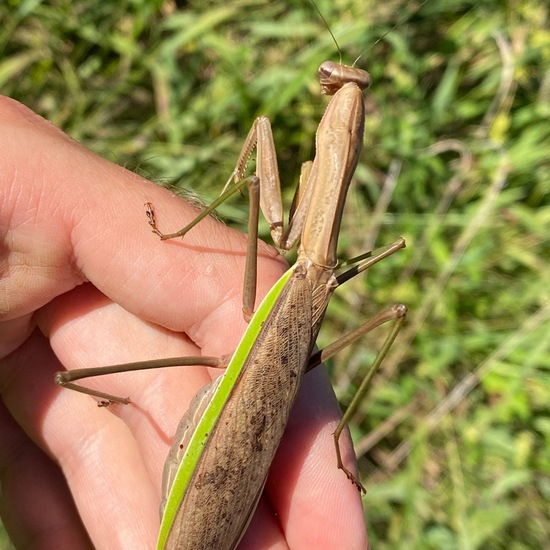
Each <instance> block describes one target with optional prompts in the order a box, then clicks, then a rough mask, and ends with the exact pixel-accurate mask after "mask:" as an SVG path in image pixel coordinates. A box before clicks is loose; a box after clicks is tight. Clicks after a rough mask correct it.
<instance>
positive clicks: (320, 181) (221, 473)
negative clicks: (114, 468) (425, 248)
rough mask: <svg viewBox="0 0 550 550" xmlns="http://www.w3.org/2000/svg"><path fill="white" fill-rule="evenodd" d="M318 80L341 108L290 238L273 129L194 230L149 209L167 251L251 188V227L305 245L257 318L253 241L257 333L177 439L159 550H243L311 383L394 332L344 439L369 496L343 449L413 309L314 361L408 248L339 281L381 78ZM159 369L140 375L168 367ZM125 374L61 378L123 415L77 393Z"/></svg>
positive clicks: (259, 128) (325, 135) (328, 71)
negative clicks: (325, 338)
mask: <svg viewBox="0 0 550 550" xmlns="http://www.w3.org/2000/svg"><path fill="white" fill-rule="evenodd" d="M319 77H320V82H321V88H322V91H323V93H325V94H328V95H333V98H332V100H331V102H330V103H329V105H328V107H327V109H326V111H325V114H324V116H323V118H322V120H321V122H320V124H319V128H318V131H317V137H316V156H315V159H314V161H313V162H312V163H306V165H304V167H303V169H302V174H301V178H300V185H299V187H298V191H297V194H296V196H297V198H296V200H295V207H293V209H292V213H291V214H292V215H291V220H290V221H289V224H288V227H287V228H286V229H284V228H283V215H282V201H281V196H280V189H279V176H278V170H277V165H276V157H275V146H274V143H273V137H272V134H271V127H270V124H269V121H268V120H267V119H266V118H263V117H260V118H258V119H257V120H256V121H255V123H254V125H253V127H252V129H251V130H250V132H249V134H248V137H247V139H246V141H245V144H244V146H243V149H242V151H241V155H240V156H239V160H238V162H237V165H236V168H235V170H234V172H233V173H232V175H231V177H230V179H229V181H228V185H226V190H225V191H224V192H223V193H222V195H221V197H220V198H219V199H218V200H217V201H215V202H214V203H213V205H211V207H209V208H208V209H206V210H205V211H204V212H203V213H201V214H200V215H199V216H198V218H197V219H196V220H194V221H193V222H192V223H191V224H189V225H188V226H187V227H185V228H183V229H182V230H180V231H177V232H175V233H169V234H164V233H162V232H161V231H160V230H159V229H158V227H157V222H156V219H155V215H154V212H153V209H152V206H151V205H148V207H147V215H148V217H149V223H150V225H151V226H152V229H153V232H154V233H156V234H157V235H159V236H160V237H161V239H163V240H166V239H171V238H177V237H181V236H183V235H185V233H186V232H187V231H189V230H190V229H191V228H192V227H193V226H194V225H196V223H198V221H200V219H202V218H203V217H204V216H206V215H208V214H209V212H210V211H211V210H213V209H214V208H215V207H216V206H217V205H218V204H219V203H220V202H221V201H222V200H225V199H226V198H227V197H228V196H229V195H230V194H232V193H234V192H236V191H237V190H238V189H241V188H242V187H243V186H244V185H248V187H249V189H250V195H251V208H250V211H251V215H250V220H251V222H250V225H249V227H253V226H254V225H256V227H257V219H258V211H259V209H260V207H261V210H262V211H263V212H264V215H265V217H266V219H267V221H268V222H269V223H270V226H271V232H272V237H273V239H274V242H275V243H276V244H277V246H279V247H280V248H281V249H284V250H287V249H289V248H290V247H292V246H293V245H294V244H295V243H296V242H298V241H299V248H298V259H297V261H296V263H295V264H294V266H292V267H291V268H290V269H289V270H288V271H287V272H286V273H285V274H284V275H283V276H282V277H281V278H280V279H279V281H278V282H277V283H275V285H274V286H273V287H272V289H271V290H270V291H269V293H268V294H267V296H266V297H265V298H264V300H263V301H262V303H261V304H260V306H259V307H258V309H257V311H256V312H255V313H253V312H252V308H253V305H252V304H253V303H254V297H255V269H254V268H255V254H256V252H255V246H256V242H257V239H256V233H255V232H253V231H249V250H248V257H249V259H250V262H249V263H248V269H247V271H248V272H249V273H252V275H249V276H247V278H246V279H245V289H244V291H243V312H244V315H245V317H246V318H247V319H249V320H250V322H249V326H248V329H247V330H246V332H245V334H244V336H243V338H242V340H241V342H240V344H239V345H238V347H237V350H236V351H235V352H234V354H233V355H232V357H231V360H230V361H229V363H228V365H227V369H226V371H225V373H224V374H223V376H221V377H220V378H218V379H217V380H216V382H215V383H214V384H212V385H211V386H209V387H207V388H205V389H203V390H201V391H200V392H199V393H198V394H197V396H196V397H195V399H194V401H193V403H192V405H191V407H190V410H189V412H188V413H187V414H186V415H185V416H184V418H183V420H182V422H181V423H180V427H179V428H178V431H177V432H176V436H175V438H174V445H173V447H172V450H171V452H170V455H169V457H168V459H167V461H166V466H165V471H164V476H163V483H164V485H165V496H164V502H163V506H162V523H161V529H160V534H159V539H158V545H157V548H158V549H159V550H160V549H167V550H184V549H205V550H206V549H212V548H216V549H221V550H231V549H234V548H236V546H237V545H238V543H239V541H240V539H241V538H242V536H243V534H244V532H245V530H246V527H247V526H248V523H249V521H250V519H251V517H252V514H253V512H254V510H255V508H256V505H257V503H258V500H259V497H260V495H261V492H262V489H263V486H264V484H265V480H266V477H267V473H268V471H269V466H270V464H271V461H272V459H273V457H274V455H275V452H276V450H277V447H278V445H279V442H280V440H281V437H282V435H283V433H284V430H285V426H286V424H287V422H288V419H289V416H290V414H291V410H292V405H293V404H294V401H295V399H296V395H297V392H298V389H299V387H300V384H301V381H302V378H303V376H304V374H305V373H306V371H307V370H309V369H310V368H313V367H314V366H316V365H317V364H319V363H320V362H321V361H322V360H323V359H325V358H327V357H329V356H331V355H332V354H333V353H335V352H336V351H338V350H339V349H341V348H342V347H345V346H346V345H348V343H349V342H350V341H352V340H354V339H356V338H358V337H359V336H360V335H362V334H364V333H365V332H368V331H369V330H371V329H373V328H374V327H377V326H379V325H381V324H383V323H385V322H387V321H390V320H395V321H396V323H395V325H394V327H393V329H392V330H391V332H390V334H389V335H388V337H387V339H386V341H385V343H384V345H383V347H382V349H381V350H380V352H379V354H378V356H377V358H376V359H375V361H374V363H373V366H372V367H371V370H370V371H369V374H368V375H367V377H366V379H365V381H364V382H363V384H362V386H361V388H360V390H359V394H358V396H356V398H355V400H354V401H353V402H352V404H351V405H350V409H348V412H347V416H345V417H344V419H343V420H342V422H341V423H340V425H339V426H338V427H337V429H336V431H335V433H334V437H335V447H336V456H337V463H338V467H339V468H340V469H342V470H343V472H344V473H345V474H346V475H347V477H348V478H349V479H350V480H351V482H352V483H354V484H355V485H356V486H357V488H358V489H363V488H362V486H361V484H360V483H359V481H358V480H357V479H355V477H354V475H353V474H352V472H351V471H350V470H348V469H347V468H346V466H345V465H344V464H343V461H342V458H341V456H340V450H339V445H338V439H339V436H340V433H341V431H342V429H343V428H344V426H345V421H346V420H347V418H348V416H349V414H351V411H352V410H353V407H354V406H355V403H357V402H358V399H360V392H361V391H362V392H364V390H365V389H366V387H367V385H368V382H369V381H370V379H371V378H372V376H373V375H374V373H375V371H376V369H377V368H378V366H379V365H380V362H381V361H382V359H383V357H384V355H385V354H386V352H387V350H388V349H389V347H390V346H391V344H392V343H393V341H394V339H395V337H396V336H397V333H398V331H399V328H400V326H401V324H402V322H403V320H404V317H405V314H406V308H405V306H403V305H397V306H393V307H391V308H388V309H386V310H384V311H382V312H380V313H379V314H378V315H376V316H375V317H374V318H373V319H371V320H370V321H368V322H367V323H365V324H364V325H363V326H362V327H360V328H359V329H357V330H356V331H354V332H353V333H351V334H350V335H348V336H347V337H345V338H344V339H343V340H342V341H339V342H337V343H335V344H334V345H333V346H331V347H329V348H327V349H325V350H324V352H321V353H317V354H315V355H314V356H313V357H312V351H313V348H314V345H315V341H316V338H317V334H318V332H319V329H320V326H321V323H322V320H323V317H324V314H325V311H326V308H327V306H328V303H329V300H330V297H331V295H332V293H333V292H334V290H335V289H336V287H337V286H338V285H340V284H342V283H343V282H345V281H346V280H348V279H349V278H351V277H352V276H354V275H355V274H358V273H360V272H361V271H364V270H365V269H367V268H368V267H370V266H372V265H373V264H374V263H376V262H378V261H380V260H381V259H382V258H385V257H387V256H389V255H390V254H393V253H394V252H396V251H397V250H399V249H401V248H403V247H404V246H405V244H404V241H403V240H402V239H400V240H398V241H396V242H395V243H394V244H393V245H390V246H389V247H387V248H385V249H383V250H382V251H381V252H379V253H377V254H374V255H372V256H369V257H367V258H366V259H364V260H363V261H361V262H359V263H357V265H356V266H355V267H354V268H352V269H350V270H349V271H347V272H345V273H343V274H341V275H339V276H336V275H335V270H336V267H337V265H338V262H337V240H338V234H339V230H340V223H341V219H342V213H343V207H344V203H345V200H346V194H347V190H348V188H349V185H350V183H351V180H352V177H353V174H354V170H355V168H356V165H357V162H358V158H359V154H360V151H361V147H362V141H363V128H364V120H365V112H364V105H363V95H362V90H363V89H365V88H367V87H368V85H369V84H370V77H369V75H368V73H366V72H365V71H362V70H360V69H357V68H353V67H347V66H344V65H341V64H336V63H333V62H325V63H323V64H322V65H321V67H320V69H319ZM254 147H256V148H257V170H256V175H255V176H251V177H249V178H245V177H244V169H245V165H246V162H247V160H248V158H249V157H250V155H251V152H252V150H253V149H254ZM232 180H234V183H233V184H231V182H232ZM259 188H261V191H260V192H259ZM226 362H227V361H226V360H224V359H223V358H222V359H220V358H205V357H201V358H186V359H185V360H182V358H177V359H172V360H170V359H168V360H164V361H161V362H160V363H162V365H161V366H171V365H184V364H193V365H196V364H202V365H208V366H221V365H225V363H226ZM153 363H154V362H143V363H140V364H139V363H138V364H133V365H132V366H133V367H134V368H152V367H153V366H158V364H157V365H154V364H153ZM120 370H121V366H120V365H117V366H113V367H105V368H103V367H101V368H98V369H82V370H73V371H70V372H62V373H58V374H57V376H56V382H57V383H59V384H61V385H64V386H66V387H70V388H73V389H78V390H79V391H84V392H85V393H91V394H93V395H98V396H99V397H101V398H102V399H103V400H104V404H108V403H109V402H123V403H124V402H127V400H124V399H120V398H117V397H115V396H111V395H108V394H103V393H99V392H95V391H91V390H86V389H85V388H82V387H81V386H78V385H75V384H74V383H73V382H74V381H75V380H78V379H80V378H85V377H87V376H93V375H97V374H107V373H109V372H118V371H120Z"/></svg>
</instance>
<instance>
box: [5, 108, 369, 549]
mask: <svg viewBox="0 0 550 550" xmlns="http://www.w3.org/2000/svg"><path fill="white" fill-rule="evenodd" d="M0 124H1V126H2V130H1V132H0V141H1V147H0V151H2V154H1V155H0V200H1V203H0V225H1V234H2V239H3V241H2V242H3V246H2V251H1V259H2V262H1V264H0V265H1V266H2V270H1V271H0V273H1V275H0V358H1V359H0V389H1V392H2V398H3V406H2V407H1V408H0V441H1V442H2V444H1V445H0V465H1V468H0V475H1V478H0V482H1V487H2V492H1V494H0V512H1V514H2V516H3V519H4V522H5V524H6V526H7V528H8V529H9V532H10V535H11V537H12V539H13V541H14V543H15V544H16V546H18V547H23V546H26V547H32V548H48V549H49V548H60V549H62V548H71V549H74V548H88V547H94V548H99V549H121V548H122V549H126V548H144V549H150V548H153V547H154V546H155V541H156V536H157V533H158V528H159V517H158V507H159V503H160V499H161V495H160V491H161V487H160V485H161V483H160V480H161V477H162V466H163V462H164V459H165V458H166V455H167V452H168V448H169V446H170V438H171V435H172V434H173V432H174V429H175V426H176V425H177V423H178V421H179V418H180V417H181V415H182V414H183V412H184V411H185V410H186V408H187V406H188V404H189V402H190V400H191V399H192V397H193V395H194V394H195V392H196V391H197V389H198V388H200V387H201V386H203V385H204V384H205V383H207V382H209V381H210V380H211V379H212V377H215V376H217V373H213V372H212V371H211V370H210V369H205V368H201V367H183V368H179V369H176V368H174V369H160V370H158V371H144V372H139V373H128V374H119V375H111V376H108V377H101V378H97V379H94V380H92V381H89V382H88V380H86V381H85V385H88V386H90V387H94V388H96V389H99V390H102V391H107V392H109V393H114V394H116V395H120V396H130V397H131V399H132V404H130V405H128V406H121V405H115V406H112V407H109V408H98V407H97V403H96V401H95V400H94V399H92V398H90V397H89V396H86V395H81V394H77V393H75V392H71V391H68V390H63V389H61V388H59V387H56V386H55V385H54V384H53V375H54V372H55V371H57V370H63V369H72V368H77V367H89V366H100V365H109V364H116V363H125V362H128V361H137V360H145V359H155V358H161V357H169V356H184V355H222V354H227V353H230V352H231V351H232V350H233V349H234V348H235V346H236V344H237V342H238V340H239V337H240V335H241V334H242V332H243V330H244V328H245V326H246V325H245V323H244V321H243V319H242V312H241V287H242V278H243V267H244V260H245V238H244V236H243V235H241V234H240V233H238V232H236V231H234V230H231V229H229V228H227V227H225V226H223V225H221V224H219V223H218V222H216V221H215V220H213V219H206V220H204V221H203V222H201V223H200V224H199V225H198V226H197V227H196V228H194V229H193V230H192V231H191V232H190V233H189V234H188V235H187V236H186V237H185V239H184V240H181V239H180V240H175V241H168V242H164V243H161V242H159V239H158V237H156V236H155V235H153V234H152V233H151V232H150V231H148V226H147V224H146V221H147V220H146V217H145V209H144V203H147V202H152V203H153V204H154V206H155V209H156V212H157V216H158V222H159V225H160V226H161V229H162V228H166V229H167V230H172V229H175V228H179V227H182V226H183V225H185V224H186V223H187V222H188V221H189V220H190V219H192V218H193V217H194V216H195V215H196V211H195V210H194V209H193V208H191V207H190V206H189V205H188V204H187V203H185V202H184V201H182V200H178V199H177V198H174V197H173V196H171V194H170V193H169V192H168V191H167V190H165V189H162V188H160V187H158V186H156V185H154V184H152V183H150V182H148V181H146V180H144V179H143V178H141V177H139V176H137V175H136V174H133V173H131V172H129V171H127V170H124V169H123V168H121V167H119V166H116V165H114V164H112V163H110V162H108V161H105V160H103V159H101V158H99V157H97V156H95V155H94V154H93V153H91V152H90V151H87V150H86V149H84V148H83V147H82V146H80V145H78V144H77V143H75V142H74V141H72V140H71V139H70V138H68V137H67V136H66V135H64V134H63V133H62V132H60V131H59V130H58V129H57V128H55V127H53V126H52V125H51V124H49V123H48V122H46V121H45V120H43V119H41V118H40V117H38V116H36V115H35V114H33V113H32V112H31V111H29V110H28V109H26V108H25V107H23V106H22V105H20V104H18V103H17V102H15V101H13V100H10V99H7V98H3V97H0ZM258 267H259V282H258V285H259V286H258V293H259V295H260V297H261V296H263V295H264V294H265V293H266V292H267V291H268V290H269V288H270V286H271V285H272V284H273V283H274V282H275V280H276V279H277V278H278V277H279V276H280V274H281V273H282V272H283V271H284V269H285V265H284V262H283V261H282V260H281V258H280V256H278V255H277V254H276V252H275V251H274V250H273V249H272V248H269V247H267V246H265V245H263V246H260V260H259V266H258ZM339 416H340V412H339V409H338V405H337V404H336V403H335V400H334V397H333V394H332V390H331V388H330V384H329V382H328V380H327V378H326V374H325V373H324V372H323V371H322V370H320V369H316V371H314V372H312V373H309V374H308V375H307V376H306V379H305V382H304V387H303V388H302V391H301V394H300V396H299V399H298V403H297V405H296V407H295V410H294V411H293V414H292V417H291V421H290V424H289V427H288V430H287V433H286V434H285V438H284V440H283V443H282V444H281V447H280V448H279V451H278V454H277V457H276V459H275V461H274V463H273V465H272V469H271V473H270V478H269V480H268V483H267V486H266V490H265V493H264V496H263V497H262V499H261V501H260V505H259V508H258V511H257V513H256V515H255V517H254V520H253V522H252V524H251V527H250V529H249V531H248V532H247V535H246V537H245V539H243V541H242V543H241V548H249V549H261V548H267V547H269V548H274V547H275V543H276V542H277V543H278V544H279V545H280V547H281V548H285V547H289V548H313V547H315V548H317V549H318V550H321V549H322V548H349V549H351V548H364V547H365V546H366V542H365V540H366V539H365V532H364V525H363V513H362V507H361V500H360V498H359V495H358V493H357V491H356V490H355V488H354V487H353V486H352V484H351V483H350V482H349V481H348V480H347V479H346V477H345V476H344V475H343V474H342V472H340V471H338V470H337V469H336V465H335V457H334V448H333V443H332V438H331V437H330V434H331V433H332V431H334V428H335V426H336V423H337V421H338V418H339ZM345 456H346V458H347V461H348V463H349V461H350V460H351V458H350V457H351V451H350V446H349V441H348V442H347V447H346V452H345ZM275 514H277V515H275ZM285 541H286V542H285ZM285 544H286V545H288V546H285ZM277 547H279V546H277Z"/></svg>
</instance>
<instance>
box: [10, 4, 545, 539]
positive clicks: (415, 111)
mask: <svg viewBox="0 0 550 550" xmlns="http://www.w3.org/2000/svg"><path fill="white" fill-rule="evenodd" d="M318 5H319V9H320V10H321V11H322V13H323V14H324V16H325V18H326V19H327V21H328V22H329V24H330V27H331V29H332V32H333V33H334V35H335V36H336V37H337V39H338V41H339V43H340V47H341V49H342V52H343V59H344V61H345V62H348V63H350V62H353V60H354V59H355V58H356V57H357V56H358V55H360V54H362V57H361V59H360V60H359V62H358V65H359V66H360V67H363V68H365V69H367V70H369V72H370V73H371V75H372V77H373V84H372V87H371V90H369V91H367V93H366V100H365V101H366V106H367V120H366V136H365V150H364V152H363V155H362V158H361V162H360V165H359V167H358V169H357V173H356V182H355V184H354V187H353V189H352V191H351V192H350V199H349V201H348V205H347V209H346V213H345V219H344V223H343V228H342V236H341V239H340V245H341V256H342V257H344V258H345V257H351V256H354V255H356V254H359V253H360V252H363V251H365V250H369V249H370V248H371V247H372V246H373V243H376V245H382V244H387V243H390V242H392V241H394V240H395V239H396V238H397V237H399V236H403V237H405V238H406V240H407V249H406V250H405V251H403V252H401V253H399V254H397V255H396V256H394V257H392V258H391V259H388V260H386V261H384V262H383V263H381V264H379V265H377V266H376V267H375V268H373V269H372V270H371V271H370V272H369V273H368V275H367V276H364V277H358V278H357V279H356V280H354V281H353V282H350V283H348V284H346V285H345V286H344V287H343V288H342V289H341V292H338V293H337V296H336V298H335V299H334V301H333V303H332V305H331V307H330V310H329V314H328V316H327V321H326V322H325V325H324V328H323V332H322V335H321V341H322V342H324V343H327V342H329V341H332V340H333V339H334V338H335V337H336V336H337V335H339V334H342V333H343V332H344V331H346V330H349V329H350V328H352V327H354V326H356V325H357V323H358V322H359V320H360V319H362V318H364V317H368V316H369V315H371V314H372V313H374V312H375V311H377V310H379V309H381V308H383V307H385V306H387V305H389V304H392V303H396V302H404V303H406V304H407V305H408V306H409V308H410V315H409V317H408V322H407V325H406V327H405V329H404V331H403V332H402V334H401V335H400V336H399V338H398V340H397V342H396V344H395V346H394V348H393V350H392V352H391V353H390V356H389V357H388V358H387V360H386V362H385V363H384V366H383V368H382V371H381V373H380V375H379V376H378V377H377V379H376V380H375V382H374V385H373V388H372V390H371V392H370V393H369V395H368V396H367V398H366V399H365V400H364V404H363V406H362V409H361V411H360V412H359V413H358V414H356V415H355V418H354V420H353V425H352V432H353V435H354V437H355V441H356V444H357V451H358V455H359V462H360V467H361V472H362V476H363V481H364V483H365V484H366V485H367V486H368V491H369V492H368V495H367V497H366V498H365V510H366V513H367V519H368V524H369V530H370V537H371V544H372V547H373V548H377V549H390V548H428V549H429V548H434V549H436V548H445V549H454V548H457V549H476V548H491V549H493V548H494V549H497V548H498V549H500V548H506V549H520V548H544V547H546V548H548V547H550V543H549V542H548V541H549V540H550V517H549V516H550V512H549V497H550V477H549V473H550V413H549V405H548V404H549V403H550V343H549V342H550V339H549V334H550V331H549V328H550V322H549V317H550V291H549V286H550V284H549V281H550V262H549V261H548V258H550V246H549V244H548V235H549V234H550V207H549V204H550V201H549V197H550V162H549V158H550V30H549V29H550V24H549V12H548V7H547V3H546V2H544V1H542V0H541V1H537V0H517V1H513V2H505V1H495V0H485V1H483V0H482V1H460V0H458V1H453V2H450V1H445V0H428V1H427V2H426V3H423V4H422V3H421V2H407V1H400V0H395V1H394V0H386V1H384V2H374V1H370V0H318ZM394 26H397V28H394ZM388 31H389V32H388ZM385 33H387V34H385ZM381 37H382V38H381ZM0 56H1V57H0V91H1V92H2V93H4V94H6V95H9V96H11V97H14V98H16V99H18V100H20V101H22V102H23V103H25V104H26V105H28V106H29V107H31V108H32V109H34V110H35V111H37V112H38V113H40V114H41V115H43V116H44V117H46V118H48V119H49V120H51V121H52V122H54V123H55V124H57V125H58V126H60V127H61V128H63V129H64V130H65V131H66V132H68V133H69V134H70V135H71V136H73V137H74V138H75V139H77V140H78V141H80V142H81V143H83V144H85V145H86V146H87V147H89V148H91V149H92V150H94V151H96V152H97V153H99V154H100V155H103V156H104V157H106V158H109V159H111V160H113V161H115V162H117V163H119V164H121V165H124V166H126V167H128V168H129V169H132V170H137V171H139V172H140V173H142V174H144V175H146V176H148V177H150V178H152V179H155V180H157V181H160V182H164V183H168V184H170V185H177V186H181V187H185V188H187V189H191V190H193V191H194V192H196V193H197V194H198V195H199V197H200V198H202V199H203V200H205V201H207V202H208V201H209V200H211V198H212V197H214V196H216V194H217V193H218V192H219V189H220V186H221V185H222V184H223V182H225V181H226V179H227V177H228V175H229V174H230V172H231V170H232V168H233V163H234V162H235V159H236V156H237V153H238V151H239V149H240V146H241V145H242V142H243V139H244V137H245V136H246V133H247V131H248V129H249V127H250V124H251V123H252V121H253V119H254V117H256V116H258V115H259V114H265V115H268V116H269V117H270V118H271V121H272V125H273V128H274V133H275V140H276V143H277V148H278V155H279V163H280V166H281V172H282V179H283V181H284V182H285V197H286V200H287V201H290V196H291V194H292V189H293V186H294V183H295V181H296V175H297V174H298V172H299V165H300V163H301V162H303V161H304V160H307V159H309V158H310V157H311V156H312V154H313V136H314V133H315V130H316V126H317V124H318V121H319V119H320V117H321V114H322V112H323V109H324V106H325V105H326V102H327V101H326V99H325V98H323V97H321V96H320V94H319V86H318V83H317V78H316V70H317V67H318V65H319V64H320V63H321V62H322V61H324V60H325V59H333V60H336V61H337V60H338V54H337V53H336V52H335V47H334V44H333V42H332V40H331V38H330V36H329V34H328V32H327V30H326V28H325V27H324V26H323V23H322V22H321V21H320V19H319V17H318V15H317V14H316V13H315V11H314V10H313V8H312V7H311V5H310V4H309V3H307V2H305V1H298V0H291V1H287V2H279V1H269V2H268V1H261V0H240V1H235V2H231V1H230V2H208V1H205V0H200V1H199V0H195V1H189V2H174V1H164V2H163V1H160V0H157V1H147V0H120V1H117V2H110V1H106V0H86V1H84V0H74V1H69V0H57V1H56V0H51V1H49V2H45V1H44V2H41V1H39V0H26V1H25V0H21V1H17V0H7V1H4V2H2V3H1V5H0ZM221 214H222V215H224V216H226V217H227V218H228V219H229V221H228V223H231V224H235V225H238V224H240V223H242V222H243V221H244V220H245V219H246V205H245V203H244V201H243V202H242V203H241V202H239V201H238V200H237V201H235V202H232V203H231V204H230V205H227V206H224V207H223V208H222V209H221ZM263 231H264V235H266V233H265V227H264V228H263ZM265 238H267V235H266V236H265ZM384 334H385V333H384V331H383V330H379V331H378V332H376V333H373V334H372V335H370V336H369V337H367V338H366V339H365V340H364V341H363V342H362V343H361V344H360V345H358V346H355V347H354V348H353V349H352V350H350V351H348V352H345V353H342V354H341V355H340V356H339V357H338V358H337V359H336V360H335V361H333V362H332V364H331V370H332V374H333V376H334V384H335V387H336V390H337V392H338V394H339V396H340V397H341V399H342V402H343V403H344V404H345V403H346V401H349V398H350V396H351V394H352V392H353V389H354V388H355V387H356V386H357V384H358V382H359V380H360V374H361V372H364V371H365V368H366V366H367V365H368V364H369V362H370V361H372V359H373V356H374V352H375V350H376V349H377V347H378V346H379V345H380V343H381V341H382V339H383V337H384ZM4 539H5V540H6V541H7V538H6V537H4ZM0 540H1V539H0ZM0 548H11V546H10V544H9V542H5V543H2V542H0Z"/></svg>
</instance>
